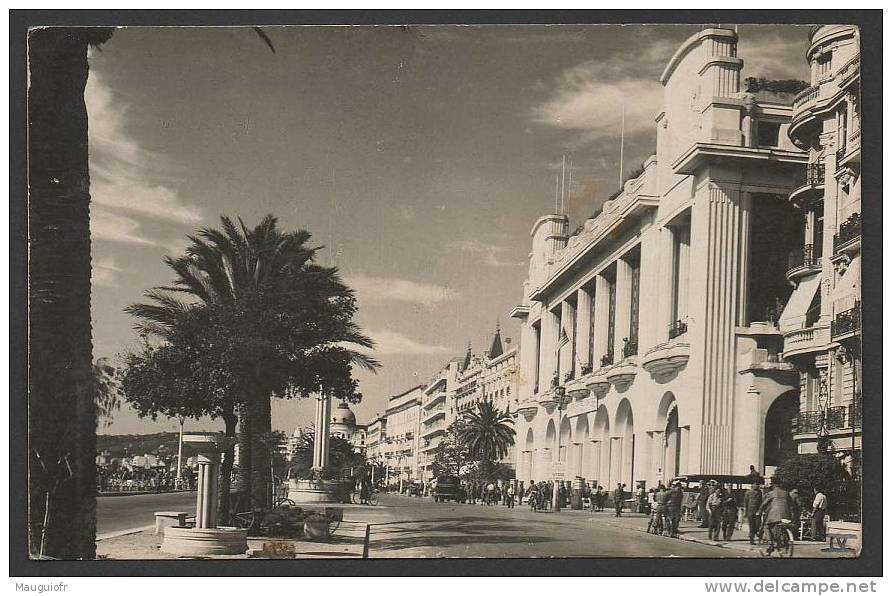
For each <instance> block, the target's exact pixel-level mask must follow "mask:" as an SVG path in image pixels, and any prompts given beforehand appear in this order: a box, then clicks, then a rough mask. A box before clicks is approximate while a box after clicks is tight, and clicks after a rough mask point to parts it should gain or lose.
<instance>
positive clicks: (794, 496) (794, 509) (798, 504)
mask: <svg viewBox="0 0 892 596" xmlns="http://www.w3.org/2000/svg"><path fill="white" fill-rule="evenodd" d="M790 515H791V516H792V517H790V521H792V522H793V525H794V527H795V528H796V530H795V531H798V530H799V519H800V518H801V517H802V498H801V497H800V496H799V489H798V488H795V487H794V488H793V490H791V491H790Z"/></svg>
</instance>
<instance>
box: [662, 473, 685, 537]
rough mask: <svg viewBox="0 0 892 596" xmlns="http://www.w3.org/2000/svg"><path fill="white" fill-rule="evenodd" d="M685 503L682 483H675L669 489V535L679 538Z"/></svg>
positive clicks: (667, 506)
mask: <svg viewBox="0 0 892 596" xmlns="http://www.w3.org/2000/svg"><path fill="white" fill-rule="evenodd" d="M682 501H684V491H683V490H681V483H680V482H673V483H672V488H670V489H669V498H668V500H667V502H666V513H667V515H668V517H669V535H670V536H672V537H673V538H674V537H677V536H678V523H679V522H680V521H681V503H682Z"/></svg>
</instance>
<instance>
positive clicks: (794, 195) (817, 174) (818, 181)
mask: <svg viewBox="0 0 892 596" xmlns="http://www.w3.org/2000/svg"><path fill="white" fill-rule="evenodd" d="M824 170H825V167H824V163H823V162H815V163H810V164H808V165H806V166H805V177H804V178H800V180H799V182H800V184H799V185H798V186H797V187H796V188H795V189H794V190H793V192H791V193H790V201H792V202H794V203H801V202H804V201H805V200H806V199H811V198H815V195H817V194H819V192H820V191H821V190H823V188H824V178H825V177H824Z"/></svg>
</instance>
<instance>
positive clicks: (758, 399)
mask: <svg viewBox="0 0 892 596" xmlns="http://www.w3.org/2000/svg"><path fill="white" fill-rule="evenodd" d="M737 41H738V38H737V33H736V32H735V31H733V30H729V29H722V28H710V29H704V30H702V31H700V32H698V33H696V34H695V35H692V36H691V37H690V38H689V39H687V40H686V41H685V42H684V43H683V44H682V45H681V46H680V47H679V48H678V50H677V51H676V52H675V54H674V55H673V56H672V57H671V59H670V60H669V61H668V64H667V65H666V67H665V69H664V71H663V73H662V76H661V77H660V82H661V84H662V86H663V104H662V108H661V110H660V112H659V113H658V114H657V115H656V118H655V127H656V133H657V134H656V148H655V153H654V155H652V156H651V157H650V158H648V159H647V161H646V162H645V163H644V164H643V172H642V173H641V174H640V175H639V176H638V177H637V178H635V179H632V180H628V181H626V182H625V184H624V185H623V188H622V189H621V192H620V193H619V194H618V195H617V196H615V197H614V198H613V199H612V200H609V201H607V202H606V203H605V204H604V205H603V207H602V209H601V211H600V212H598V213H596V214H594V215H593V216H592V217H591V218H590V219H588V220H586V221H585V222H584V224H583V225H581V226H580V228H579V229H578V230H576V231H575V232H572V233H571V230H570V229H569V222H568V218H567V217H566V216H565V215H563V214H560V213H552V214H547V215H544V216H542V217H541V218H539V219H538V220H537V221H536V222H535V223H534V224H533V227H532V230H531V238H532V251H531V253H530V263H529V277H528V279H527V281H526V282H525V284H524V290H523V297H522V301H521V303H520V304H519V305H517V306H516V307H515V308H514V309H513V310H512V312H511V316H513V317H516V318H517V319H519V320H520V321H521V323H522V337H521V342H520V353H519V356H518V360H519V370H520V376H519V380H518V392H519V396H518V397H519V400H520V403H519V414H520V415H519V416H518V418H517V425H516V430H517V446H516V468H517V478H518V479H522V480H525V481H529V480H530V479H533V480H536V481H538V480H543V479H549V478H551V477H552V476H553V474H554V471H555V470H563V471H564V472H563V473H564V477H565V478H567V479H571V478H573V477H574V476H580V477H583V478H585V479H586V480H589V481H595V482H597V483H598V484H600V485H602V486H604V487H605V488H613V487H614V486H615V485H616V484H617V483H618V482H622V483H625V484H626V485H627V489H631V488H632V487H634V486H635V482H636V481H639V480H644V481H646V482H647V484H648V485H649V486H652V485H653V484H655V483H656V482H657V481H658V480H663V481H665V480H667V479H669V478H671V477H673V476H676V475H679V474H696V473H708V474H741V475H743V474H746V473H747V472H748V471H749V466H750V465H754V466H756V468H757V469H760V470H761V469H764V468H765V467H766V466H771V465H776V463H775V462H776V461H777V458H778V457H779V454H778V451H777V448H776V447H775V446H776V445H778V444H779V442H783V441H788V442H789V435H790V429H789V427H787V428H786V429H783V428H777V426H776V425H772V424H771V423H770V419H771V414H770V413H771V412H772V411H773V408H774V406H775V404H777V403H779V400H781V402H780V403H786V402H785V401H784V400H790V399H791V396H798V392H799V386H800V376H799V373H798V372H797V369H796V367H795V366H794V365H793V364H791V363H789V362H787V361H785V360H784V359H783V355H784V353H785V350H786V349H787V347H786V346H787V344H788V343H789V342H788V338H786V337H785V336H784V334H783V333H782V332H781V330H780V329H779V328H778V320H779V319H780V318H781V316H780V315H781V314H782V311H785V310H786V309H787V308H788V307H789V306H788V304H789V302H790V299H791V296H792V295H793V289H794V288H793V287H792V286H791V284H790V281H789V277H788V269H789V267H788V265H789V263H788V254H789V253H790V252H792V251H794V250H796V249H801V248H802V246H801V245H802V239H803V238H804V237H805V236H804V235H805V228H804V225H805V224H804V223H803V222H804V221H805V219H804V217H803V214H802V212H801V211H800V209H799V208H797V206H796V205H794V204H793V203H791V201H790V200H789V199H790V194H791V192H793V191H794V189H795V187H796V185H797V183H796V180H797V179H798V177H799V174H800V172H801V171H802V170H803V169H805V164H806V163H807V161H808V160H809V156H808V154H807V153H806V152H805V151H804V150H803V149H802V148H800V147H798V146H797V145H795V144H794V143H793V142H792V141H791V139H790V135H791V131H790V126H791V125H790V120H791V116H792V115H793V111H794V110H793V108H792V107H791V103H792V99H793V96H792V95H784V94H776V93H767V92H764V93H763V92H756V93H746V92H743V91H742V88H741V80H740V71H741V68H742V66H743V60H744V57H740V56H738V55H737ZM828 317H829V313H828ZM563 334H566V337H567V340H568V341H566V342H564V341H561V339H562V335H563Z"/></svg>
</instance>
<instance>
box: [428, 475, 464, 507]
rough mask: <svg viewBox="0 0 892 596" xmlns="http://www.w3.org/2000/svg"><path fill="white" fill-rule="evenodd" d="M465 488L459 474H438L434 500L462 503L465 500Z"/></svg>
mask: <svg viewBox="0 0 892 596" xmlns="http://www.w3.org/2000/svg"><path fill="white" fill-rule="evenodd" d="M464 498H465V495H464V489H463V488H462V486H461V481H460V480H459V479H458V476H438V477H437V485H436V488H434V501H436V502H437V503H442V502H444V501H455V502H456V503H461V502H462V500H464Z"/></svg>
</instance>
